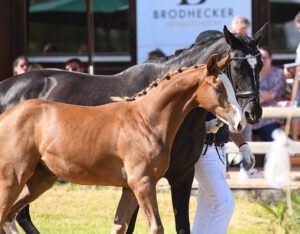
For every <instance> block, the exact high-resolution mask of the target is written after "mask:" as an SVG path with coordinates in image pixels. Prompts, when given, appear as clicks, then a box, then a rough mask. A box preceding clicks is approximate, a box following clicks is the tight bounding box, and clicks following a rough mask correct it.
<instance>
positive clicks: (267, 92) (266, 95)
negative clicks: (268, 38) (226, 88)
mask: <svg viewBox="0 0 300 234" xmlns="http://www.w3.org/2000/svg"><path fill="white" fill-rule="evenodd" d="M260 52H261V56H262V60H263V62H264V66H263V68H262V70H261V72H260V79H259V83H260V102H261V105H262V106H263V107H268V106H276V105H277V102H278V101H281V100H283V99H284V94H285V88H286V79H285V76H284V74H283V71H282V70H281V69H279V68H277V67H274V66H272V52H271V50H270V49H268V48H266V47H262V48H260ZM281 124H282V122H281V121H280V120H279V119H270V118H267V119H261V120H260V121H259V122H258V123H256V124H254V125H253V126H252V129H253V139H254V140H262V141H272V140H273V139H272V136H271V134H272V132H273V130H275V129H277V128H280V126H281Z"/></svg>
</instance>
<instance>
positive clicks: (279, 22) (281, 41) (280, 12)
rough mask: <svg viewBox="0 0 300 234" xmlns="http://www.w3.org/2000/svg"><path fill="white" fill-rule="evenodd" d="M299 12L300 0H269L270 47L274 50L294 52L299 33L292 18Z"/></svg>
mask: <svg viewBox="0 0 300 234" xmlns="http://www.w3.org/2000/svg"><path fill="white" fill-rule="evenodd" d="M298 12H300V0H270V17H271V19H270V48H271V49H272V50H273V51H276V52H285V53H295V51H296V48H297V46H298V44H299V33H298V32H297V30H296V27H295V23H294V18H295V16H296V14H297V13H298Z"/></svg>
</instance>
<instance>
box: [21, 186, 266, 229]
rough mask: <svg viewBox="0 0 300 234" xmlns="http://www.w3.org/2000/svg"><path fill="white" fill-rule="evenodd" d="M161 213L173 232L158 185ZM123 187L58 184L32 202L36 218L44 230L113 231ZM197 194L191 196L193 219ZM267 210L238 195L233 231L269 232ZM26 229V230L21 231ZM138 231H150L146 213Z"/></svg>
mask: <svg viewBox="0 0 300 234" xmlns="http://www.w3.org/2000/svg"><path fill="white" fill-rule="evenodd" d="M157 194H158V202H159V209H160V215H161V218H162V222H163V225H164V228H165V233H167V234H169V233H171V234H173V233H176V232H175V224H174V218H173V210H172V205H171V196H170V190H169V189H158V190H157ZM120 195H121V189H119V188H113V187H91V186H79V185H74V184H69V183H68V184H63V185H60V184H57V185H55V186H54V187H53V188H52V189H51V190H49V191H48V192H46V193H45V194H43V195H42V196H41V197H40V198H39V199H38V200H37V201H35V202H33V203H32V204H31V209H30V210H31V214H32V220H33V222H34V223H35V224H36V226H37V227H38V229H39V230H40V232H41V234H47V233H49V234H65V233H66V234H79V233H84V234H92V233H97V234H99V233H101V234H102V233H110V229H111V226H112V223H113V218H114V213H115V209H116V207H117V204H118V201H119V198H120ZM195 204H196V198H195V196H192V197H191V203H190V217H191V223H192V219H193V217H194V212H195ZM266 217H267V214H266V213H265V211H264V210H263V209H262V208H261V207H260V206H259V205H257V204H256V203H255V202H253V201H252V202H250V201H249V200H248V199H246V198H244V199H241V198H236V209H235V212H234V216H233V219H232V220H231V224H230V230H229V233H230V234H252V233H256V234H266V233H271V232H270V231H268V227H269V224H268V220H267V218H266ZM21 233H23V232H21ZM135 233H137V234H144V233H148V227H147V225H146V224H145V220H144V217H143V216H142V215H141V214H139V216H138V220H137V224H136V229H135Z"/></svg>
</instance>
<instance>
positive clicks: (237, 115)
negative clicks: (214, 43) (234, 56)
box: [197, 55, 246, 132]
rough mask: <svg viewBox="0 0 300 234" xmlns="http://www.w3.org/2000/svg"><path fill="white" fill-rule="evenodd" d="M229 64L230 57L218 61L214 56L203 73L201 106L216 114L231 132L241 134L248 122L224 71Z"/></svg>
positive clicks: (198, 93)
mask: <svg viewBox="0 0 300 234" xmlns="http://www.w3.org/2000/svg"><path fill="white" fill-rule="evenodd" d="M228 62H229V56H226V57H225V58H223V59H221V60H220V61H217V55H212V56H211V57H210V58H209V59H208V62H207V66H206V69H205V71H204V73H203V77H204V78H203V79H204V80H203V82H202V85H200V86H199V88H198V90H197V100H198V102H199V106H200V107H203V108H205V109H206V110H208V111H210V112H212V113H213V114H215V115H216V116H217V117H218V118H219V119H221V120H222V121H223V122H224V123H226V124H228V126H229V128H230V131H232V132H240V131H242V130H243V129H244V127H245V124H246V120H245V117H244V114H243V113H242V111H241V108H240V106H239V104H238V102H237V100H236V97H235V94H234V90H233V87H232V85H231V83H230V81H229V79H228V77H227V76H226V74H225V73H223V72H222V71H223V70H224V69H225V67H226V66H227V64H228Z"/></svg>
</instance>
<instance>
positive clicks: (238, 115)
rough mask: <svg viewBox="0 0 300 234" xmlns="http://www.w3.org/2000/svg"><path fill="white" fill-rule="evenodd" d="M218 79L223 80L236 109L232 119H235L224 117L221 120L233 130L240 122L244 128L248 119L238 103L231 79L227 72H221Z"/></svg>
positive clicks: (232, 104) (229, 98) (231, 102)
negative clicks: (230, 119) (228, 119)
mask: <svg viewBox="0 0 300 234" xmlns="http://www.w3.org/2000/svg"><path fill="white" fill-rule="evenodd" d="M218 79H219V80H221V81H222V82H223V85H224V87H225V89H226V92H227V96H228V101H229V103H230V104H231V106H232V108H233V109H234V110H235V116H233V119H232V120H233V121H229V122H228V121H226V120H224V119H222V118H221V120H222V121H224V122H225V123H226V124H228V125H229V128H230V130H233V131H234V130H237V126H238V124H239V123H241V124H242V127H243V129H244V127H245V125H246V119H245V116H244V114H243V113H242V110H241V107H240V105H239V104H238V102H237V100H236V97H235V92H234V89H233V87H232V84H231V82H230V81H229V79H228V77H227V75H226V74H225V73H221V74H219V75H218ZM217 117H218V116H217ZM218 118H219V117H218ZM232 125H233V126H232Z"/></svg>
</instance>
